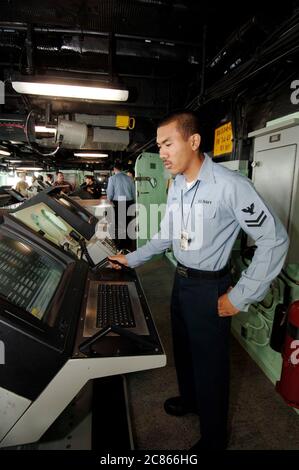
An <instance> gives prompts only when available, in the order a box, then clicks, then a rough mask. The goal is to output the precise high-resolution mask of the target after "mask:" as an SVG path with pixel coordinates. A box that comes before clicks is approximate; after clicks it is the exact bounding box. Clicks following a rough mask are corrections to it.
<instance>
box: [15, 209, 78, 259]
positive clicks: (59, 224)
mask: <svg viewBox="0 0 299 470" xmlns="http://www.w3.org/2000/svg"><path fill="white" fill-rule="evenodd" d="M12 215H13V217H15V218H16V219H19V220H21V221H22V222H23V224H25V225H27V226H28V227H30V228H32V229H33V230H34V231H35V232H39V233H41V234H42V235H43V236H44V237H45V238H47V239H48V240H50V241H51V242H53V243H55V245H57V246H62V247H64V246H65V245H66V244H67V247H68V250H69V251H71V252H73V253H74V254H75V255H76V256H79V253H80V246H79V244H78V242H76V241H75V240H74V238H72V237H71V236H70V233H71V232H75V230H74V229H73V228H72V227H71V226H70V225H69V224H68V223H67V222H65V221H64V220H63V219H62V218H61V217H59V216H58V215H57V214H55V213H54V211H53V210H52V209H51V208H50V207H48V206H47V205H46V204H45V203H43V202H41V203H38V204H35V205H34V206H30V207H26V208H25V209H22V208H21V209H19V210H18V211H17V212H15V213H13V214H12ZM78 237H79V238H80V236H79V235H78Z"/></svg>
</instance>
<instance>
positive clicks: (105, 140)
mask: <svg viewBox="0 0 299 470" xmlns="http://www.w3.org/2000/svg"><path fill="white" fill-rule="evenodd" d="M129 142H130V132H129V131H122V130H118V129H102V128H101V127H94V128H93V132H92V140H89V139H88V141H87V142H86V148H92V149H97V150H113V151H118V150H119V151H121V150H126V148H127V147H128V145H129Z"/></svg>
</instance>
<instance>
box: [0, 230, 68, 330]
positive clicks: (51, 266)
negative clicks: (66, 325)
mask: <svg viewBox="0 0 299 470" xmlns="http://www.w3.org/2000/svg"><path fill="white" fill-rule="evenodd" d="M64 271H65V266H63V265H62V264H61V263H60V262H59V261H57V259H55V258H53V257H51V256H49V255H48V254H46V253H45V252H43V251H41V250H40V249H38V248H37V247H36V246H35V247H33V246H32V244H30V243H29V242H28V241H26V240H22V241H20V240H17V239H15V238H12V237H11V236H9V235H6V234H4V233H1V232H0V296H1V297H2V298H3V299H6V300H8V301H9V302H11V303H12V304H13V305H15V306H17V307H21V308H22V309H23V310H25V311H26V312H27V313H29V314H31V315H33V316H34V317H35V318H37V319H38V320H41V321H45V316H46V314H47V312H49V307H50V304H51V301H52V300H53V297H54V294H55V293H56V291H57V288H58V286H59V285H60V283H61V279H62V276H63V274H64Z"/></svg>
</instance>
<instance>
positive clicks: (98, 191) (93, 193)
mask: <svg viewBox="0 0 299 470" xmlns="http://www.w3.org/2000/svg"><path fill="white" fill-rule="evenodd" d="M82 189H84V191H87V192H88V193H89V194H90V197H91V198H92V199H100V197H101V195H102V188H101V185H100V183H99V182H98V181H96V179H95V177H94V176H93V175H86V176H85V185H84V186H83V187H82Z"/></svg>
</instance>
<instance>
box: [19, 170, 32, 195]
mask: <svg viewBox="0 0 299 470" xmlns="http://www.w3.org/2000/svg"><path fill="white" fill-rule="evenodd" d="M19 178H20V180H19V181H18V182H17V184H16V190H17V191H18V192H19V193H20V194H22V196H23V197H27V196H28V191H27V190H28V188H29V184H28V183H27V181H26V173H20V174H19Z"/></svg>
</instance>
